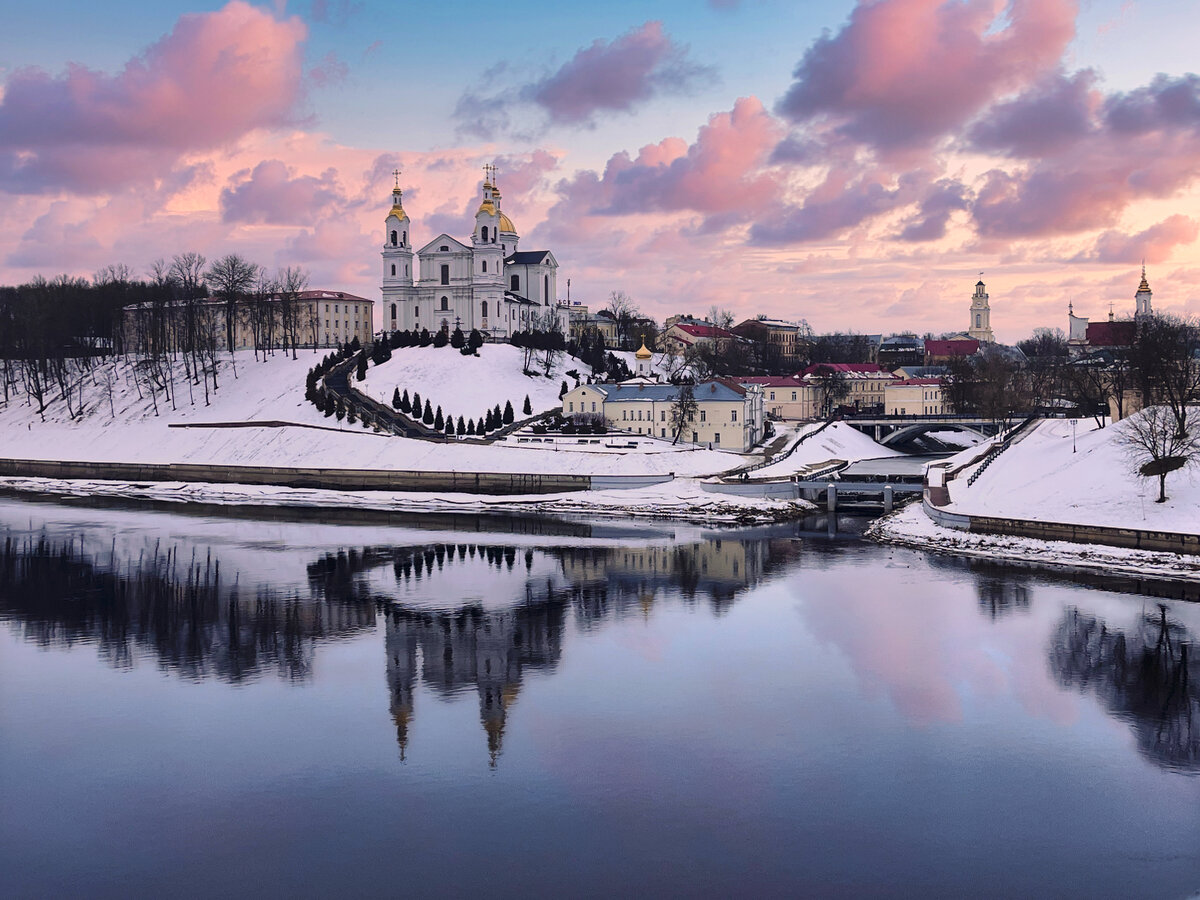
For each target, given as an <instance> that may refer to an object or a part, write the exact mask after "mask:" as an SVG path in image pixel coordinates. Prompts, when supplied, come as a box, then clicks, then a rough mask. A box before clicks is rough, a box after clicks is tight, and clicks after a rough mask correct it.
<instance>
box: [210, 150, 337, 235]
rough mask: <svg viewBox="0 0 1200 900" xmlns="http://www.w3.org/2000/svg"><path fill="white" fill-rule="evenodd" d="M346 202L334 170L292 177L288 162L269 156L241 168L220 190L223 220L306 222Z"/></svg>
mask: <svg viewBox="0 0 1200 900" xmlns="http://www.w3.org/2000/svg"><path fill="white" fill-rule="evenodd" d="M344 202H345V198H344V197H343V196H342V193H341V190H340V188H339V187H338V183H337V172H336V171H335V170H333V169H326V170H325V171H324V172H322V173H321V176H320V177H319V178H314V177H313V176H311V175H300V176H294V175H293V174H292V172H291V171H290V170H289V169H288V167H287V165H285V164H284V163H283V162H281V161H280V160H277V159H268V160H264V161H263V162H260V163H259V164H258V165H257V166H255V167H254V171H252V172H247V171H245V170H242V171H241V172H238V173H237V174H236V175H234V176H233V178H232V179H230V185H229V186H228V187H225V188H224V189H223V190H222V191H221V218H222V219H224V220H225V221H226V222H251V223H266V224H269V225H306V224H308V223H310V222H312V221H313V220H314V219H316V218H317V217H318V216H320V215H321V214H322V213H323V212H325V211H326V210H328V209H330V208H331V207H334V206H337V205H340V204H342V203H344Z"/></svg>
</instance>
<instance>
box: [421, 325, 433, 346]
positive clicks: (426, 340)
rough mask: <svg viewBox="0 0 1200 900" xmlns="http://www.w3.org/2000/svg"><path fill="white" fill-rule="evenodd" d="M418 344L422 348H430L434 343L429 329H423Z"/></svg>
mask: <svg viewBox="0 0 1200 900" xmlns="http://www.w3.org/2000/svg"><path fill="white" fill-rule="evenodd" d="M417 343H418V344H420V345H421V346H422V347H428V346H429V345H430V344H432V343H433V335H432V334H430V333H429V329H427V328H422V329H421V337H420V338H419V339H418V341H417Z"/></svg>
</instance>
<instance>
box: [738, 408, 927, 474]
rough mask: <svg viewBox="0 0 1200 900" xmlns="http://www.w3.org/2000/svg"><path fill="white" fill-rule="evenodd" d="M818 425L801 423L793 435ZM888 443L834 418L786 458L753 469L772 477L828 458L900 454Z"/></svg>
mask: <svg viewBox="0 0 1200 900" xmlns="http://www.w3.org/2000/svg"><path fill="white" fill-rule="evenodd" d="M820 427H821V426H820V425H806V426H802V428H801V429H800V431H799V432H798V435H797V439H799V438H800V437H803V436H804V435H805V434H811V433H812V432H814V431H816V430H817V429H819V428H820ZM903 455H904V454H903V453H900V452H899V451H897V450H893V449H892V448H891V447H884V446H883V445H882V444H877V443H876V442H875V441H873V440H872V439H871V438H869V437H868V436H867V435H865V434H863V433H862V432H861V431H857V430H855V429H854V428H852V427H850V426H849V425H847V424H846V423H845V422H834V423H833V424H832V425H830V426H829V427H828V428H826V429H824V430H823V431H822V432H821V433H820V434H817V435H814V436H813V437H809V438H806V439H805V440H804V442H803V443H802V444H800V446H799V447H797V448H796V450H795V451H794V452H793V453H792V454H791V455H790V456H788V457H787V458H786V459H781V460H779V462H776V463H772V464H771V465H769V466H766V467H764V468H762V469H759V470H757V471H756V472H755V473H754V476H755V477H756V478H773V477H777V476H782V475H794V474H796V473H797V472H799V471H800V470H801V469H804V468H805V467H807V466H811V465H814V464H816V463H823V462H829V461H830V460H834V459H841V460H845V461H846V462H857V461H859V460H861V459H881V458H883V457H889V456H903Z"/></svg>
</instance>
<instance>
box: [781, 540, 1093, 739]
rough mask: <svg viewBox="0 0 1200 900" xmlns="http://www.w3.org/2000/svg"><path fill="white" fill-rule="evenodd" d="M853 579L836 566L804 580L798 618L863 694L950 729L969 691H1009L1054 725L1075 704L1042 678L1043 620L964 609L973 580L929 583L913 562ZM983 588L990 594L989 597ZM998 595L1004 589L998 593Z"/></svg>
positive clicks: (1070, 712) (974, 606)
mask: <svg viewBox="0 0 1200 900" xmlns="http://www.w3.org/2000/svg"><path fill="white" fill-rule="evenodd" d="M902 558H904V559H906V560H911V561H912V563H911V565H895V566H892V567H890V568H888V569H886V570H885V571H886V573H887V574H886V577H884V578H880V577H879V574H880V573H879V570H878V569H874V568H873V569H872V575H871V577H869V578H864V579H862V580H852V579H850V578H849V577H847V576H848V573H847V572H846V570H845V569H844V568H839V569H838V570H837V571H835V572H833V573H829V574H826V573H820V574H819V575H817V576H816V577H810V578H808V579H807V580H806V581H805V582H804V590H803V596H804V602H803V604H802V608H801V614H802V616H803V618H804V620H805V622H806V623H807V624H808V626H809V628H810V629H811V630H812V632H813V633H814V634H815V635H816V636H817V637H819V638H821V639H822V640H825V641H828V642H830V643H832V644H834V645H835V646H837V647H838V649H839V650H840V651H841V652H842V653H844V654H845V656H846V657H847V659H848V660H849V662H850V664H851V665H852V667H853V669H854V671H855V673H856V674H857V676H858V678H859V680H860V682H861V684H862V689H863V691H864V693H865V694H866V695H867V696H873V697H874V696H883V697H886V698H887V699H888V700H889V701H890V702H891V703H892V704H893V705H894V706H895V708H896V709H897V710H898V711H899V712H900V713H901V714H902V715H904V717H905V718H907V719H909V720H911V721H913V722H915V723H917V724H920V725H929V724H932V723H936V722H959V721H962V719H963V715H964V698H965V697H966V696H967V695H969V694H975V695H982V696H1000V695H1003V694H1005V693H1011V694H1013V695H1014V696H1015V697H1017V698H1018V700H1019V702H1020V703H1021V705H1022V706H1023V707H1024V708H1025V709H1027V710H1028V711H1029V712H1031V713H1036V714H1038V715H1043V716H1047V717H1049V718H1050V719H1052V720H1054V721H1056V722H1061V721H1065V720H1069V719H1071V718H1073V717H1074V714H1075V703H1074V701H1073V699H1072V698H1071V697H1070V696H1069V695H1066V694H1063V693H1062V692H1061V691H1059V690H1058V689H1057V688H1055V686H1054V685H1053V684H1051V683H1049V682H1047V681H1046V679H1045V677H1044V676H1043V675H1042V661H1041V651H1040V649H1039V648H1040V647H1041V645H1042V640H1043V638H1042V635H1043V634H1044V630H1045V627H1046V625H1045V623H1044V622H1042V621H1041V620H1040V619H1039V618H1037V617H1035V616H1009V617H1006V618H1003V619H1000V620H992V619H991V617H990V614H989V617H988V618H984V617H983V616H980V615H979V612H978V610H979V605H977V604H978V603H980V602H982V597H983V596H984V595H983V594H978V593H977V594H976V598H975V599H976V601H977V603H972V602H970V594H969V593H968V592H970V591H973V590H975V588H976V586H977V584H978V582H977V580H976V579H974V578H964V579H962V580H957V581H955V580H951V581H947V580H945V579H941V578H939V579H932V578H929V577H928V571H927V569H926V566H925V564H924V563H922V562H921V561H920V560H921V557H918V556H916V555H911V556H910V555H907V554H905V555H904V556H903V557H902ZM991 593H992V591H991V589H989V596H990V595H991ZM1000 593H1001V594H1002V595H1004V596H1008V595H1011V591H1008V590H1007V589H1002V590H1001V591H1000ZM1020 596H1022V597H1023V599H1024V602H1026V603H1028V600H1029V598H1028V594H1027V593H1024V594H1021V595H1020Z"/></svg>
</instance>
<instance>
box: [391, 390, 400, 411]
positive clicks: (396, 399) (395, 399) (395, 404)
mask: <svg viewBox="0 0 1200 900" xmlns="http://www.w3.org/2000/svg"><path fill="white" fill-rule="evenodd" d="M399 408H400V386H399V385H397V386H396V389H395V390H394V391H392V409H399Z"/></svg>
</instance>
